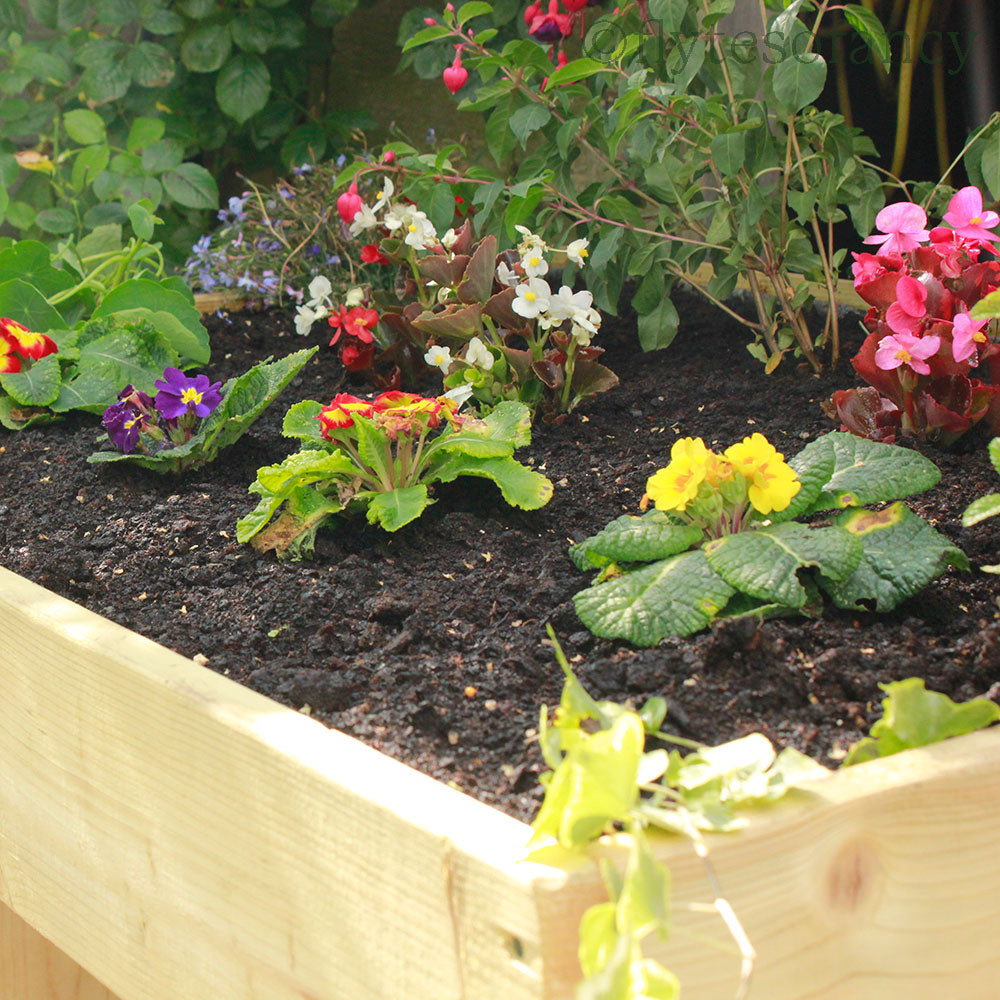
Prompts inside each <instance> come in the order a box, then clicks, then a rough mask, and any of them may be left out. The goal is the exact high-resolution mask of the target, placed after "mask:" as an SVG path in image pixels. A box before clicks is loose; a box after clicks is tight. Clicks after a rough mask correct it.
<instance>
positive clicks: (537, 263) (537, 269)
mask: <svg viewBox="0 0 1000 1000" xmlns="http://www.w3.org/2000/svg"><path fill="white" fill-rule="evenodd" d="M521 267H523V268H524V274H525V277H528V278H541V277H543V276H544V275H546V274H548V273H549V262H548V261H547V260H546V259H545V258H544V257H543V256H542V253H541V251H540V250H537V251H536V250H529V251H528V253H527V254H525V256H523V257H522V258H521Z"/></svg>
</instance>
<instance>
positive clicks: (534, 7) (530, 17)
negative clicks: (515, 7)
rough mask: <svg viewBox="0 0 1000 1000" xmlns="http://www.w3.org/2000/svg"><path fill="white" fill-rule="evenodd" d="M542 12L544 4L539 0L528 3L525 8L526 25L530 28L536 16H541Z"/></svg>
mask: <svg viewBox="0 0 1000 1000" xmlns="http://www.w3.org/2000/svg"><path fill="white" fill-rule="evenodd" d="M541 14H542V5H541V4H540V3H538V2H537V0H536V2H535V3H532V4H528V6H527V7H525V9H524V24H525V26H526V27H528V28H530V27H531V23H532V22H533V21H534V20H535V18H536V17H540V16H541Z"/></svg>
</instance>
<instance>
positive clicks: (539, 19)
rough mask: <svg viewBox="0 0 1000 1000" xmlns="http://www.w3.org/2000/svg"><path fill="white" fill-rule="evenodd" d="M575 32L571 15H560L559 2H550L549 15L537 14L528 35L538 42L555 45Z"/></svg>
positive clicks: (556, 0) (555, 0)
mask: <svg viewBox="0 0 1000 1000" xmlns="http://www.w3.org/2000/svg"><path fill="white" fill-rule="evenodd" d="M572 30H573V19H572V17H570V15H569V14H560V13H559V0H549V11H548V13H547V14H536V15H535V17H534V19H533V20H532V22H531V24H529V25H528V34H529V35H531V37H532V38H534V39H535V41H536V42H545V43H546V44H555V43H556V42H559V41H562V39H564V38H566V36H567V35H569V33H570V32H571V31H572Z"/></svg>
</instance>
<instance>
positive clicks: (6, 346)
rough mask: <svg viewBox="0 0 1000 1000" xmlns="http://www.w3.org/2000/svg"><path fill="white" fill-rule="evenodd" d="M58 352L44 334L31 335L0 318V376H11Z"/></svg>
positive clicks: (18, 326)
mask: <svg viewBox="0 0 1000 1000" xmlns="http://www.w3.org/2000/svg"><path fill="white" fill-rule="evenodd" d="M58 350H59V347H58V345H57V344H56V342H55V341H54V340H53V339H52V338H51V337H47V336H46V335H45V334H44V333H33V332H32V331H31V330H29V329H28V328H27V327H25V326H22V325H21V324H20V323H18V322H17V321H16V320H12V319H7V317H6V316H5V317H3V318H0V375H12V374H14V373H15V372H19V371H22V370H25V369H26V368H30V367H31V363H32V362H33V361H38V360H39V359H40V358H44V357H45V356H46V355H49V354H55V353H56V352H57V351H58Z"/></svg>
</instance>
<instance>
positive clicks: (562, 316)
mask: <svg viewBox="0 0 1000 1000" xmlns="http://www.w3.org/2000/svg"><path fill="white" fill-rule="evenodd" d="M593 304H594V296H593V295H592V294H591V293H590V292H588V291H586V289H584V291H582V292H574V291H573V289H572V288H570V287H569V285H563V286H562V288H560V289H559V291H558V292H556V293H555V295H553V296H552V298H551V299H550V300H549V308H548V310H547V311H548V319H549V320H551V321H552V323H553V324H558V323H562V322H563V321H564V320H567V319H571V320H573V322H578V317H582V318H584V319H585V318H586V316H587V311H588V310H589V309H590V308H591V307H592V306H593ZM595 332H596V331H595Z"/></svg>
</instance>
